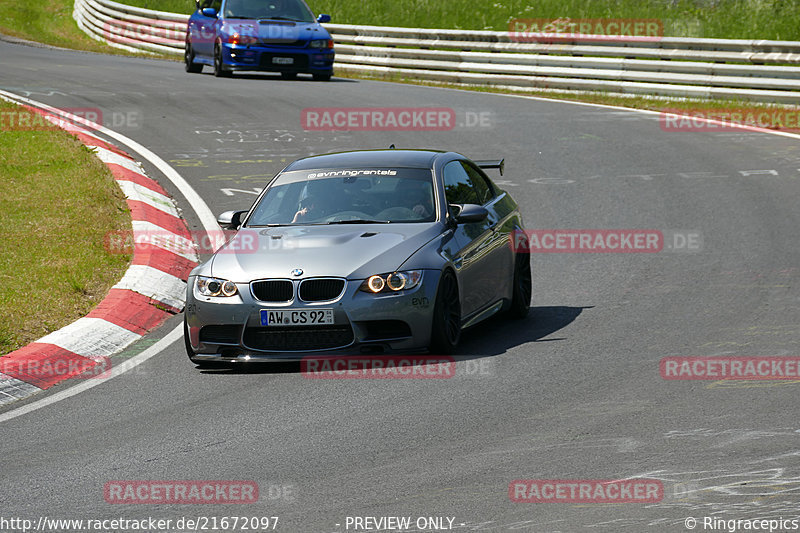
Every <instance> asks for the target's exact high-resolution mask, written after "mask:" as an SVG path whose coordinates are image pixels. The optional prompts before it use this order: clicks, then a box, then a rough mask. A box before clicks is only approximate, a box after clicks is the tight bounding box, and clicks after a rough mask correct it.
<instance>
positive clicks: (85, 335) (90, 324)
mask: <svg viewBox="0 0 800 533" xmlns="http://www.w3.org/2000/svg"><path fill="white" fill-rule="evenodd" d="M141 338H142V336H141V335H139V334H138V333H134V332H132V331H130V330H127V329H125V328H123V327H122V326H118V325H116V324H112V323H111V322H109V321H108V320H103V319H102V318H88V317H83V318H79V319H78V320H76V321H75V322H73V323H72V324H69V325H68V326H64V327H63V328H61V329H59V330H58V331H54V332H52V333H50V334H48V335H45V336H44V337H42V338H41V339H39V340H37V341H36V342H37V343H39V344H55V345H56V346H58V347H59V348H64V349H65V350H67V351H69V352H72V353H74V354H78V355H81V356H83V357H88V358H90V359H94V358H99V357H109V356H111V355H113V354H115V353H117V352H119V351H121V350H122V349H123V348H125V347H127V346H130V345H131V344H133V343H134V342H136V341H138V340H139V339H141Z"/></svg>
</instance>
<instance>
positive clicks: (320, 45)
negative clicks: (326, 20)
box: [308, 39, 333, 50]
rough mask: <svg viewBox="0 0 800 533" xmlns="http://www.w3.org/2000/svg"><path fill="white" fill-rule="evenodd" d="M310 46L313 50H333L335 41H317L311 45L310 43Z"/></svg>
mask: <svg viewBox="0 0 800 533" xmlns="http://www.w3.org/2000/svg"><path fill="white" fill-rule="evenodd" d="M308 46H310V47H311V48H323V49H325V48H327V49H328V50H330V49H331V48H333V39H315V40H313V41H311V42H310V43H308Z"/></svg>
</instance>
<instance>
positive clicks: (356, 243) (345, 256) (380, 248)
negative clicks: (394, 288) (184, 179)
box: [210, 223, 442, 283]
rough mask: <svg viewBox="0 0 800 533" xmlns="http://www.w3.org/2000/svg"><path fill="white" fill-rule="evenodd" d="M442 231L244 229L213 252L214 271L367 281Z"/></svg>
mask: <svg viewBox="0 0 800 533" xmlns="http://www.w3.org/2000/svg"><path fill="white" fill-rule="evenodd" d="M441 231H442V226H441V225H440V224H438V223H430V224H363V225H362V224H359V225H332V226H284V227H275V228H243V229H241V230H239V231H238V232H237V234H236V236H235V237H234V238H233V239H232V240H231V241H230V242H228V244H226V245H225V246H224V247H222V248H221V249H220V250H219V251H217V253H216V254H215V255H214V257H213V259H212V264H211V273H210V275H212V276H215V277H220V278H224V279H229V280H231V281H234V282H237V283H246V282H249V281H251V280H254V279H263V278H291V277H293V275H292V271H293V270H295V269H301V270H302V271H303V273H302V275H301V277H303V278H308V277H317V276H332V277H343V278H349V279H364V278H367V277H369V276H371V275H373V274H383V273H387V272H392V271H394V270H396V269H397V268H399V267H400V266H401V265H402V264H403V263H404V262H405V261H406V260H407V259H408V258H409V257H410V256H411V255H412V254H413V253H414V252H416V251H417V250H418V249H419V248H421V247H422V246H424V245H425V244H426V243H428V242H430V241H431V240H432V239H434V238H435V237H436V236H438V235H439V234H440V233H441Z"/></svg>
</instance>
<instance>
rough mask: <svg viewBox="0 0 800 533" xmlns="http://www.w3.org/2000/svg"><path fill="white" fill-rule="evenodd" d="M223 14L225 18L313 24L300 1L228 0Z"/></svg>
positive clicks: (307, 10)
mask: <svg viewBox="0 0 800 533" xmlns="http://www.w3.org/2000/svg"><path fill="white" fill-rule="evenodd" d="M224 14H225V17H227V18H243V19H273V20H292V21H295V22H314V15H313V14H312V13H311V10H310V9H308V6H307V5H306V4H305V2H303V1H302V0H228V1H227V2H225V9H224Z"/></svg>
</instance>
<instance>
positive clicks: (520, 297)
mask: <svg viewBox="0 0 800 533" xmlns="http://www.w3.org/2000/svg"><path fill="white" fill-rule="evenodd" d="M532 287H533V279H532V276H531V254H528V253H517V255H516V257H515V258H514V293H513V296H512V298H511V307H510V308H509V310H508V313H509V315H510V316H511V317H513V318H520V319H521V318H525V317H526V316H528V311H530V308H531V292H532Z"/></svg>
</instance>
